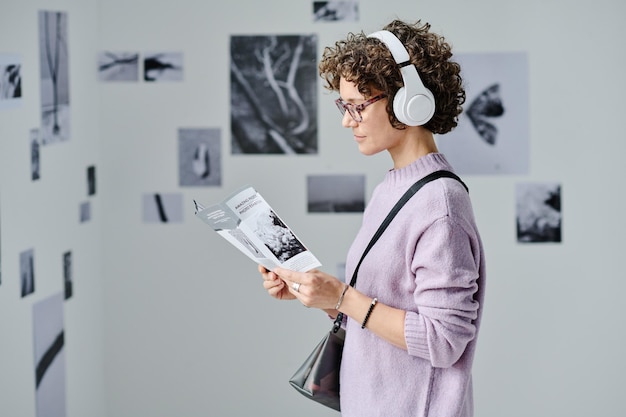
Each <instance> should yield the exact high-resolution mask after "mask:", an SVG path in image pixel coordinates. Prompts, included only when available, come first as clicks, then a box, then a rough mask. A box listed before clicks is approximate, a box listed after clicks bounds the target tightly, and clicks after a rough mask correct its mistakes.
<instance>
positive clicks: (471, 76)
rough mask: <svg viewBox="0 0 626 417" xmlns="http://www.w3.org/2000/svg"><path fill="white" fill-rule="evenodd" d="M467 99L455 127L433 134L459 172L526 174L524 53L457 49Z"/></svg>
mask: <svg viewBox="0 0 626 417" xmlns="http://www.w3.org/2000/svg"><path fill="white" fill-rule="evenodd" d="M454 56H455V57H456V61H457V62H458V63H459V64H460V65H461V77H462V78H463V82H464V85H465V91H466V101H465V104H464V105H463V113H461V115H460V116H459V124H458V126H457V127H456V128H455V129H454V130H453V131H452V132H450V133H448V134H445V135H441V136H438V137H437V145H438V147H439V150H440V151H441V152H442V153H444V154H445V155H446V157H447V158H448V159H449V161H450V163H451V164H452V166H454V168H455V170H456V171H457V172H458V173H459V174H467V175H501V174H502V175H504V174H515V175H525V174H528V169H529V157H530V156H529V155H530V154H529V152H530V150H529V149H530V146H529V141H530V139H529V98H528V97H529V96H528V88H529V87H528V86H529V83H528V55H527V53H524V52H502V53H497V52H495V53H459V54H455V55H454Z"/></svg>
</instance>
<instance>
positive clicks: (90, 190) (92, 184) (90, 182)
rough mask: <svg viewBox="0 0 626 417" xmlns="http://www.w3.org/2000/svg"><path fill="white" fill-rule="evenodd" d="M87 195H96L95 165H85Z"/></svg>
mask: <svg viewBox="0 0 626 417" xmlns="http://www.w3.org/2000/svg"><path fill="white" fill-rule="evenodd" d="M87 195H96V167H95V166H94V165H90V166H88V167H87Z"/></svg>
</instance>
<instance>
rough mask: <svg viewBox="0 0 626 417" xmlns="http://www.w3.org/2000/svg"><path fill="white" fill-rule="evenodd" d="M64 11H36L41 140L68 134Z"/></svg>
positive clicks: (67, 67) (52, 141) (67, 69)
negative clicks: (37, 19) (37, 21)
mask: <svg viewBox="0 0 626 417" xmlns="http://www.w3.org/2000/svg"><path fill="white" fill-rule="evenodd" d="M68 61H69V59H68V50H67V13H65V12H51V11H40V12H39V62H40V69H41V72H40V73H41V143H42V144H43V145H46V144H49V143H55V142H61V141H64V140H67V139H69V137H70V132H69V129H70V115H69V113H70V112H69V107H70V106H69V105H70V93H69V62H68Z"/></svg>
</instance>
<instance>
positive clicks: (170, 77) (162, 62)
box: [143, 52, 183, 82]
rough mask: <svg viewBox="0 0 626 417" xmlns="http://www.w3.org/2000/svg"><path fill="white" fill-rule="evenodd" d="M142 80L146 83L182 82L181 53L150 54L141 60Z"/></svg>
mask: <svg viewBox="0 0 626 417" xmlns="http://www.w3.org/2000/svg"><path fill="white" fill-rule="evenodd" d="M143 80H144V81H147V82H160V81H182V80H183V54H182V53H181V52H150V53H147V54H145V55H144V59H143Z"/></svg>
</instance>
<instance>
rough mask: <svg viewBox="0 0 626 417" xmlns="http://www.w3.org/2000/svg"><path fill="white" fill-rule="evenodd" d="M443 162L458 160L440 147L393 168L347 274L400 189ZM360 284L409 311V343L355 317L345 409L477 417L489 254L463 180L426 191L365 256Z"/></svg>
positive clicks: (353, 416)
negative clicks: (475, 369)
mask: <svg viewBox="0 0 626 417" xmlns="http://www.w3.org/2000/svg"><path fill="white" fill-rule="evenodd" d="M440 169H447V170H452V168H451V166H450V165H449V164H448V162H447V161H446V159H445V157H444V156H443V155H442V154H438V153H435V154H429V155H426V156H424V157H422V158H420V159H418V160H417V161H415V162H414V163H412V164H411V165H409V166H407V167H404V168H402V169H398V170H392V171H389V172H388V173H387V174H386V176H385V179H384V180H383V182H382V183H381V184H379V185H378V186H377V187H376V189H375V190H374V193H373V195H372V199H371V201H370V202H369V204H368V206H367V208H366V209H365V212H364V215H363V225H362V226H361V230H360V231H359V233H358V234H357V236H356V238H355V240H354V242H353V244H352V246H351V248H350V251H349V253H348V258H347V262H346V275H347V277H348V280H349V279H350V277H351V276H352V273H353V271H354V268H355V266H356V263H357V262H358V260H359V258H360V257H361V254H362V253H363V250H364V249H365V247H366V246H367V244H368V242H369V240H370V238H371V237H372V235H373V234H374V232H375V231H376V229H377V228H378V226H379V225H380V223H381V222H382V221H383V219H384V217H385V216H386V215H387V213H388V212H389V211H390V210H391V208H392V207H393V205H394V204H395V203H396V201H397V200H398V199H399V198H400V196H401V195H402V194H403V193H404V192H405V191H406V190H407V189H408V188H409V187H410V186H411V185H412V184H413V183H414V182H415V181H417V180H418V179H420V178H421V177H423V176H425V175H427V174H429V173H431V172H433V171H437V170H440ZM356 288H357V289H358V290H359V291H361V292H363V293H364V294H366V295H368V296H370V297H377V298H378V300H379V302H382V303H384V304H387V305H389V306H392V307H396V308H400V309H403V310H405V311H406V319H405V323H404V333H405V338H406V343H407V345H408V351H405V350H402V349H399V348H397V347H395V346H393V345H391V344H390V343H388V342H386V341H385V340H383V339H380V338H379V337H377V336H375V335H374V334H373V333H371V332H370V331H369V330H367V329H365V330H363V329H361V326H360V323H359V322H358V321H356V320H352V319H348V320H347V323H346V326H347V333H346V341H345V346H344V354H343V362H342V365H341V409H342V416H344V417H370V416H372V417H408V416H412V417H448V416H449V417H471V416H472V415H473V399H472V379H471V368H472V362H473V357H474V350H475V346H476V337H477V335H478V328H479V324H480V317H481V313H482V302H483V295H484V289H485V261H484V254H483V247H482V243H481V240H480V236H479V234H478V231H477V229H476V225H475V222H474V215H473V211H472V206H471V203H470V199H469V195H468V193H467V192H466V191H465V189H464V188H463V186H462V185H461V184H460V183H458V182H457V181H456V180H454V179H448V178H444V179H439V180H436V181H433V182H431V183H428V184H426V185H425V186H424V187H423V188H422V189H421V190H420V191H418V192H417V194H416V195H415V196H413V197H412V198H411V200H409V201H408V202H407V204H406V205H405V206H404V207H403V208H402V210H400V212H399V213H398V214H397V216H396V217H395V219H394V220H393V221H392V222H391V224H390V225H389V227H388V228H387V230H385V232H384V233H383V235H382V236H381V237H380V239H379V240H378V242H377V243H376V244H375V245H374V246H373V247H372V249H371V251H370V252H369V253H368V254H367V256H366V257H365V259H364V261H363V263H362V264H361V267H360V269H359V275H358V279H357V283H356ZM363 314H365V311H364V312H363ZM373 314H376V310H374V313H373Z"/></svg>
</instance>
